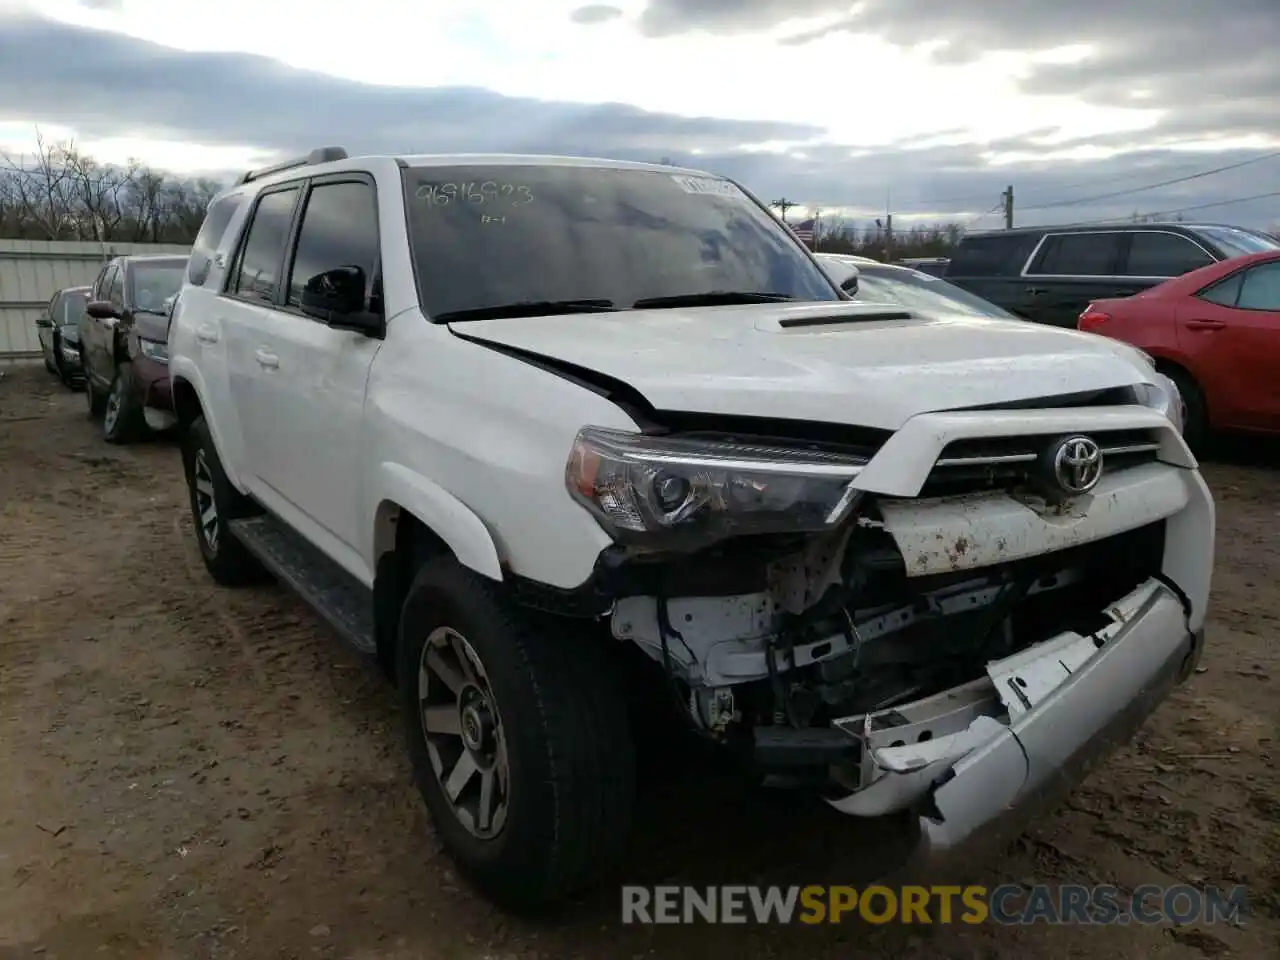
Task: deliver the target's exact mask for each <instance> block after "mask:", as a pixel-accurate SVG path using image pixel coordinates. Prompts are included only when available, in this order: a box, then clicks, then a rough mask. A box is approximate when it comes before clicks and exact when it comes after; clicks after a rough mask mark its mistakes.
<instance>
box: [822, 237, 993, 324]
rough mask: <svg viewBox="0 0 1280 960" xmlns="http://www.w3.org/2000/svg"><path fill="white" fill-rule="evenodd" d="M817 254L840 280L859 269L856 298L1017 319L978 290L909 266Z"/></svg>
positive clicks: (931, 312)
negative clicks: (975, 292)
mask: <svg viewBox="0 0 1280 960" xmlns="http://www.w3.org/2000/svg"><path fill="white" fill-rule="evenodd" d="M814 256H815V257H817V259H818V263H820V264H821V265H822V267H823V269H825V270H826V271H827V273H828V275H830V276H831V278H832V279H833V280H835V281H836V282H837V283H840V282H842V281H844V280H845V279H846V278H847V277H849V276H851V274H852V271H853V270H855V269H856V271H857V285H856V292H854V291H853V290H851V291H850V292H851V293H853V297H854V299H855V300H868V301H871V302H873V303H892V304H895V305H897V306H900V307H906V308H907V309H909V310H914V311H916V312H917V313H919V314H920V315H921V316H926V317H929V316H955V315H956V314H962V315H964V316H971V317H990V318H992V319H995V320H1017V319H1018V317H1015V316H1014V315H1013V314H1012V313H1009V312H1008V311H1007V310H1003V309H1001V308H1000V307H997V306H996V305H995V304H994V303H991V302H990V301H987V300H983V299H982V298H981V297H979V296H978V295H977V294H974V293H970V292H969V291H968V290H965V289H963V288H961V287H957V286H956V285H955V284H954V283H948V282H947V281H946V280H943V279H941V278H939V277H934V276H930V275H929V274H927V273H923V272H921V271H919V270H913V269H911V268H910V267H899V266H895V265H893V264H888V263H877V262H875V261H874V260H871V261H868V260H864V259H863V258H861V257H851V256H846V255H844V254H839V253H818V254H814Z"/></svg>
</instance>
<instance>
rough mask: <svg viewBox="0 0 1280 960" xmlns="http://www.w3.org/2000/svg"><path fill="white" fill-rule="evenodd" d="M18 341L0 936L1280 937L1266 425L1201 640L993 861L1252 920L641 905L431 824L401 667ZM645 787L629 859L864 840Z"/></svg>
mask: <svg viewBox="0 0 1280 960" xmlns="http://www.w3.org/2000/svg"><path fill="white" fill-rule="evenodd" d="M0 369H3V371H4V372H3V376H2V377H0V494H2V495H0V502H2V503H3V514H0V571H3V574H4V576H3V577H2V578H0V625H2V629H0V958H10V957H15V958H16V957H36V956H39V957H45V958H50V957H61V958H74V960H81V958H84V957H108V958H110V957H119V958H129V960H143V958H152V957H155V958H161V957H164V958H169V957H173V958H186V957H192V958H195V957H253V958H257V957H261V958H277V957H279V958H284V957H315V956H322V957H343V958H358V960H366V958H385V960H393V958H394V960H400V958H405V960H408V958H442V960H443V958H472V957H474V958H482V957H487V958H493V960H498V958H530V960H532V958H542V960H547V958H559V957H583V958H597V957H598V958H609V960H621V958H635V957H668V956H669V957H691V956H696V955H699V954H702V955H715V956H719V955H723V956H726V957H729V956H733V957H753V958H754V957H780V958H785V957H795V958H804V960H821V958H828V957H830V958H835V957H840V958H848V957H851V956H864V957H920V958H936V957H964V958H969V957H973V958H1010V960H1012V958H1015V957H1016V958H1025V957H1048V958H1067V957H1071V958H1095V957H1096V958H1104V957H1105V958H1108V960H1110V958H1113V957H1116V956H1126V955H1127V956H1133V957H1146V958H1169V960H1174V958H1199V957H1222V956H1236V957H1242V958H1261V957H1264V956H1277V955H1280V897H1278V895H1277V890H1278V889H1280V866H1278V864H1280V827H1278V825H1280V776H1278V775H1277V772H1276V764H1275V752H1276V742H1275V737H1276V728H1277V725H1278V724H1277V717H1278V716H1280V707H1277V705H1276V704H1277V702H1280V701H1278V700H1277V696H1276V693H1277V691H1276V685H1275V680H1276V676H1275V675H1276V672H1277V646H1276V643H1275V639H1274V638H1275V631H1276V627H1277V620H1278V618H1280V541H1278V540H1277V538H1276V536H1275V534H1274V530H1275V527H1276V519H1277V516H1280V492H1278V491H1277V486H1276V482H1275V481H1276V477H1277V473H1276V469H1275V468H1274V467H1269V466H1259V465H1257V464H1258V463H1266V462H1268V461H1270V462H1272V463H1275V462H1280V458H1277V457H1276V456H1275V452H1276V451H1275V446H1274V445H1267V444H1264V445H1260V444H1258V443H1256V442H1250V443H1240V444H1237V445H1236V446H1237V447H1238V448H1239V449H1237V450H1235V451H1232V452H1228V454H1227V455H1226V457H1225V459H1223V460H1221V461H1220V462H1214V463H1212V464H1209V465H1207V466H1206V474H1207V476H1208V479H1209V482H1210V484H1211V485H1212V487H1213V489H1214V493H1215V496H1216V497H1217V500H1218V504H1219V520H1218V522H1219V533H1218V567H1217V573H1216V579H1215V583H1214V598H1213V608H1212V611H1211V616H1210V624H1209V626H1210V634H1209V649H1208V652H1207V654H1206V658H1205V661H1204V665H1205V669H1204V671H1203V672H1202V673H1200V674H1199V675H1197V676H1196V677H1194V679H1193V680H1192V682H1191V683H1190V684H1189V685H1188V686H1187V687H1186V688H1184V689H1182V690H1181V691H1179V692H1178V693H1177V694H1176V695H1175V696H1174V697H1173V698H1172V699H1171V700H1170V701H1168V702H1167V703H1166V704H1164V705H1163V706H1162V707H1161V708H1160V710H1159V711H1158V712H1157V714H1156V715H1155V716H1154V717H1153V718H1152V719H1151V720H1150V722H1149V723H1148V724H1147V726H1146V727H1145V728H1144V730H1143V731H1142V732H1141V733H1140V734H1139V736H1138V738H1137V739H1136V741H1135V742H1134V743H1133V744H1132V745H1131V746H1130V747H1128V748H1126V749H1125V750H1123V751H1122V752H1121V753H1120V754H1118V755H1117V756H1115V757H1114V758H1113V759H1111V760H1110V761H1109V762H1108V763H1106V764H1105V765H1104V766H1102V767H1100V768H1099V769H1098V770H1096V771H1095V772H1094V774H1093V775H1092V777H1091V779H1090V780H1089V781H1088V782H1087V783H1086V784H1085V785H1084V786H1083V787H1082V788H1081V789H1079V790H1078V791H1077V792H1076V793H1075V794H1074V796H1073V797H1072V798H1071V799H1070V801H1069V803H1068V804H1067V806H1065V807H1064V808H1062V809H1061V810H1059V811H1057V812H1056V813H1054V814H1053V815H1051V816H1047V817H1046V818H1045V819H1044V821H1043V823H1041V824H1040V825H1039V827H1038V828H1037V829H1035V830H1034V831H1033V832H1032V833H1030V834H1028V835H1026V836H1024V837H1022V838H1021V839H1020V840H1019V841H1018V842H1017V844H1016V845H1015V846H1014V848H1013V849H1011V850H1010V851H1009V853H1008V854H1007V855H1006V856H1005V857H1004V858H1003V859H1001V860H999V861H997V862H995V863H993V864H992V866H990V867H989V868H986V875H985V881H986V882H987V883H988V884H990V885H992V886H994V885H996V884H999V883H1004V882H1020V881H1021V882H1045V883H1068V882H1076V883H1116V884H1119V885H1121V886H1124V887H1127V888H1130V889H1131V888H1132V887H1134V886H1136V885H1138V884H1141V883H1147V882H1153V883H1180V882H1181V883H1191V884H1198V885H1199V884H1220V885H1224V886H1225V885H1232V884H1237V883H1243V884H1249V885H1250V886H1251V888H1252V891H1253V905H1254V911H1253V915H1252V916H1251V917H1250V918H1249V919H1248V921H1247V922H1246V923H1245V924H1244V925H1242V926H1231V925H1224V924H1217V925H1212V926H1207V925H1206V926H1190V927H1182V928H1173V927H1168V926H1161V927H1139V926H1127V927H1119V926H1113V927H1107V928H1099V927H1092V928H1090V927H1048V926H1045V925H1043V924H1041V925H1035V926H1031V927H1021V928H1011V927H997V926H994V925H984V926H980V927H969V926H961V925H948V926H941V925H939V926H929V927H923V926H917V927H902V926H896V925H888V926H869V925H865V924H853V923H849V924H844V925H840V926H826V927H814V928H803V929H797V928H785V929H783V928H776V927H775V928H771V927H757V926H748V927H724V926H721V927H707V926H699V927H670V926H668V927H636V926H630V927H622V926H620V925H619V923H618V919H617V917H618V910H617V899H616V895H615V894H614V893H611V892H608V891H606V892H603V893H601V894H600V895H599V897H597V898H594V899H590V900H588V901H586V902H584V903H581V904H579V905H576V906H575V907H573V908H572V909H570V910H569V911H567V913H566V914H565V915H563V916H561V917H558V918H557V919H555V920H551V921H545V922H543V923H540V924H531V923H527V922H521V921H516V920H512V919H510V918H507V917H504V916H503V915H501V914H499V913H497V912H495V911H494V910H492V909H491V908H489V907H488V906H487V905H486V904H485V903H484V902H483V901H482V900H480V899H479V898H478V897H477V896H475V895H474V894H473V893H471V892H470V891H469V890H468V889H467V888H466V887H465V885H463V884H462V883H461V882H460V881H459V880H457V879H456V878H455V876H454V874H453V872H452V871H451V869H450V866H449V864H448V862H447V861H446V859H445V858H444V857H443V855H442V854H441V853H440V852H439V851H438V849H437V847H436V844H435V842H434V839H433V836H432V832H431V828H430V826H429V824H428V822H427V820H426V817H425V815H424V812H423V810H422V808H421V805H420V802H419V800H418V797H417V795H416V793H415V792H414V791H413V789H412V787H411V786H410V784H409V776H408V769H407V763H406V760H405V758H404V756H403V752H402V748H401V738H400V731H399V727H398V724H397V720H396V717H395V714H394V704H393V696H392V692H391V690H390V688H389V686H388V685H387V684H386V683H385V682H384V681H383V680H382V678H381V676H380V675H379V674H378V673H377V671H376V670H375V669H374V668H373V667H372V666H371V665H369V664H368V663H366V662H364V661H362V660H361V659H360V658H359V657H358V656H357V655H355V654H354V653H352V652H350V651H349V650H348V649H347V648H345V647H344V646H343V645H342V644H341V643H340V642H339V641H337V640H336V639H335V638H334V637H333V636H332V635H331V634H330V633H329V632H328V631H327V630H326V629H325V628H324V627H323V626H322V625H321V624H320V622H319V621H318V620H317V619H316V618H315V617H314V616H312V615H311V614H310V612H309V611H307V610H306V609H305V608H304V607H302V605H301V604H300V603H299V602H298V601H296V600H295V599H293V598H292V597H291V596H290V595H289V594H287V593H286V592H284V591H283V590H281V589H279V588H275V587H264V588H254V589H248V590H242V591H227V590H223V589H220V588H217V587H215V586H214V585H213V584H212V582H211V581H210V580H209V578H208V577H207V575H206V574H205V571H204V569H203V568H202V566H201V564H200V559H199V556H198V553H197V551H196V548H195V543H194V539H193V537H192V534H191V531H190V525H189V520H188V517H187V508H186V502H185V491H184V487H183V484H182V479H181V473H180V466H179V458H178V454H177V451H176V450H175V449H174V448H173V446H172V444H170V443H165V442H153V443H147V444H142V445H139V446H135V447H130V448H125V449H121V448H113V447H108V446H107V445H106V444H104V443H103V442H102V441H101V440H100V439H99V437H98V433H97V430H96V428H95V427H94V426H93V425H91V424H90V423H89V422H88V420H87V419H86V416H85V409H84V408H85V404H84V398H83V397H82V396H80V395H77V394H73V393H69V392H67V391H65V390H63V389H61V388H60V387H58V386H57V384H56V383H55V382H54V381H53V379H52V378H51V377H47V376H46V375H45V374H44V371H43V370H42V369H41V368H39V367H26V366H9V367H7V368H0ZM1251 461H1252V462H1251ZM642 809H643V814H642V822H641V823H640V825H639V827H638V838H637V841H636V843H635V852H634V854H633V855H632V858H631V861H630V862H629V864H628V865H627V868H626V876H627V878H629V879H631V880H632V881H633V882H648V883H657V882H713V881H714V882H764V883H769V882H795V881H797V880H798V881H799V882H805V881H806V880H808V881H810V882H812V881H814V880H815V879H835V878H836V877H841V876H843V877H850V878H854V877H856V878H861V877H863V876H865V873H864V872H860V871H865V870H866V869H867V861H868V855H867V850H868V845H869V843H870V839H869V838H868V837H867V836H866V833H865V831H863V832H859V831H858V829H857V825H856V824H854V825H851V824H850V823H849V822H848V821H846V820H843V819H841V818H839V817H837V816H835V815H834V814H830V813H828V812H826V811H825V810H823V809H821V808H818V807H814V806H813V805H811V804H807V803H802V802H800V801H799V800H798V799H797V798H795V797H793V796H791V795H786V794H784V795H781V796H779V795H776V794H770V795H765V794H761V795H756V794H755V793H751V792H747V793H745V794H744V793H743V792H742V791H741V790H740V789H739V788H738V787H737V786H735V785H733V783H732V782H726V781H723V780H719V779H717V778H716V777H714V776H699V777H695V776H693V775H692V773H691V772H689V771H686V772H684V773H680V774H676V775H673V777H672V779H671V782H670V783H667V784H665V785H663V786H661V787H655V788H652V789H651V790H650V792H649V794H648V795H646V798H645V800H644V802H643V804H642ZM872 859H874V858H872Z"/></svg>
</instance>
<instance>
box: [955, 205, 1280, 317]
mask: <svg viewBox="0 0 1280 960" xmlns="http://www.w3.org/2000/svg"><path fill="white" fill-rule="evenodd" d="M1266 250H1280V241H1277V240H1275V239H1274V238H1273V237H1269V236H1267V235H1266V234H1263V233H1260V232H1258V231H1254V230H1246V229H1244V228H1242V227H1232V226H1226V225H1222V224H1188V223H1143V224H1136V223H1135V224H1118V225H1112V226H1097V225H1095V226H1063V227H1023V228H1019V229H1014V230H1000V231H993V232H990V233H976V234H972V235H971V236H967V237H965V238H964V239H963V240H962V241H961V242H960V246H959V247H957V248H956V252H955V254H954V255H953V256H952V258H951V262H950V263H949V264H948V265H947V270H946V273H945V277H946V279H947V280H949V281H951V282H952V283H954V284H956V285H957V286H961V287H964V288H966V289H967V290H970V291H972V292H973V293H976V294H977V295H978V296H980V297H983V298H985V299H987V300H990V301H991V302H992V303H995V304H998V305H999V306H1001V307H1004V308H1005V309H1006V310H1008V311H1009V312H1010V313H1015V314H1017V315H1018V316H1020V317H1023V318H1024V319H1027V320H1034V321H1036V322H1037V323H1047V324H1052V325H1054V326H1059V327H1072V328H1074V327H1075V325H1076V320H1077V318H1078V317H1079V316H1080V314H1081V312H1082V311H1083V310H1084V309H1085V307H1087V306H1088V305H1089V304H1090V303H1091V302H1092V301H1094V300H1102V299H1107V298H1111V297H1127V296H1132V295H1133V294H1135V293H1139V292H1141V291H1142V290H1145V289H1147V288H1148V287H1154V286H1155V285H1156V284H1158V283H1163V282H1164V281H1165V280H1168V279H1170V278H1171V277H1177V276H1181V275H1182V274H1184V273H1187V272H1189V271H1191V270H1196V269H1198V268H1200V267H1204V266H1208V265H1209V264H1211V263H1215V262H1217V261H1221V260H1229V259H1231V258H1232V257H1238V256H1242V255H1244V254H1249V253H1261V252H1263V251H1266Z"/></svg>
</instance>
